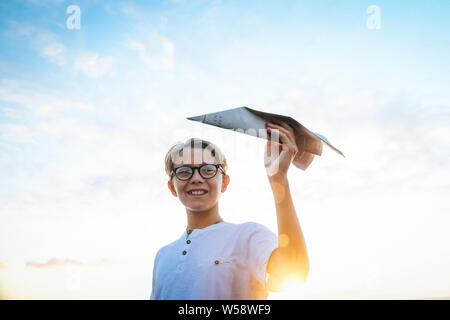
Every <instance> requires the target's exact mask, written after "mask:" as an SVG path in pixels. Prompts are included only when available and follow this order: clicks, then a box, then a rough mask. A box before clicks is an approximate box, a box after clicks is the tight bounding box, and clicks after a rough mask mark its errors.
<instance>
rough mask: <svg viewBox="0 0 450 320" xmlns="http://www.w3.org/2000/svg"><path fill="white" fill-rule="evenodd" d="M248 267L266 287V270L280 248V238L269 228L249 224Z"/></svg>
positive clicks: (253, 223)
mask: <svg viewBox="0 0 450 320" xmlns="http://www.w3.org/2000/svg"><path fill="white" fill-rule="evenodd" d="M247 228H248V229H247V233H248V243H247V266H248V267H249V269H250V272H251V274H252V275H253V276H254V277H255V278H256V279H257V280H258V281H259V282H260V283H261V284H262V285H263V287H265V278H266V269H267V263H268V262H269V258H270V255H271V254H272V252H273V251H274V250H275V249H276V248H278V237H277V236H276V235H275V234H274V233H273V232H272V231H271V230H269V229H268V228H267V227H265V226H263V225H262V224H259V223H255V222H248V223H247Z"/></svg>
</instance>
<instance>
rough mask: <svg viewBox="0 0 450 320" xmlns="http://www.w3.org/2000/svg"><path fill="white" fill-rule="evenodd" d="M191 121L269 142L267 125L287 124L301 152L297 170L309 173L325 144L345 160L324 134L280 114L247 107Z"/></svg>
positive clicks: (195, 118) (202, 116) (199, 117)
mask: <svg viewBox="0 0 450 320" xmlns="http://www.w3.org/2000/svg"><path fill="white" fill-rule="evenodd" d="M187 119H189V120H193V121H198V122H201V123H206V124H209V125H213V126H216V127H219V128H224V129H231V130H235V131H237V132H241V133H245V134H248V135H252V136H256V137H259V138H264V139H267V138H268V136H267V131H266V123H267V122H272V123H277V122H278V123H279V122H280V121H281V122H283V123H286V124H288V125H289V126H290V127H291V128H292V129H293V130H294V134H295V142H296V145H297V147H298V152H297V154H296V155H295V157H294V160H293V163H294V165H295V166H296V167H297V168H300V169H302V170H306V169H307V168H308V166H309V165H310V164H311V162H312V161H313V159H314V155H319V156H320V155H321V154H322V144H325V145H327V146H328V147H330V148H331V149H333V150H334V151H335V152H337V153H339V154H340V155H342V156H343V157H345V156H344V154H343V153H342V152H341V151H340V150H338V149H337V148H335V147H334V146H333V145H332V144H331V143H330V142H329V141H328V139H327V138H325V137H324V136H323V135H321V134H318V133H314V132H312V131H310V130H308V129H307V128H306V127H304V126H303V125H302V124H300V123H299V122H298V121H296V120H295V119H293V118H291V117H286V116H283V115H279V114H274V113H268V112H262V111H258V110H254V109H250V108H248V107H240V108H234V109H228V110H224V111H219V112H213V113H208V114H203V115H200V116H196V117H189V118H187Z"/></svg>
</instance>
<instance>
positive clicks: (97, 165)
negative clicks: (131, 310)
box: [0, 0, 450, 299]
mask: <svg viewBox="0 0 450 320" xmlns="http://www.w3.org/2000/svg"><path fill="white" fill-rule="evenodd" d="M72 4H76V5H78V6H79V7H80V9H81V28H80V29H79V30H69V29H67V27H66V20H67V18H68V17H69V14H67V13H66V8H67V7H68V6H69V5H72ZM370 5H377V6H378V7H379V8H380V9H381V28H380V29H377V30H371V29H369V28H368V27H367V25H366V21H367V19H368V18H369V14H368V13H367V12H366V9H367V8H368V7H369V6H370ZM448 12H450V3H448V2H447V1H395V2H393V1H377V0H374V1H320V2H318V1H245V2H243V1H206V0H205V1H183V0H177V1H175V0H174V1H128V2H126V1H123V2H120V1H118V2H110V1H78V2H76V1H75V2H71V1H62V0H48V1H34V0H23V1H7V2H2V3H1V4H0V167H1V173H0V175H1V176H0V177H1V179H0V295H3V296H4V297H13V298H14V297H18V298H51V297H67V298H80V297H89V298H98V297H100V298H101V297H105V298H117V297H124V298H137V299H145V298H147V296H148V294H149V290H150V287H151V268H152V263H153V258H154V255H155V253H156V250H157V249H158V248H159V247H161V246H162V245H164V244H167V243H169V242H171V241H173V240H174V239H176V237H178V236H179V233H180V232H179V231H180V230H183V228H184V227H185V221H186V220H185V218H186V217H185V213H184V208H183V207H182V206H181V204H180V203H179V202H178V200H177V199H176V198H173V197H172V196H171V194H170V192H169V190H168V189H167V187H166V177H165V175H164V166H163V165H164V164H163V159H164V155H165V152H166V151H167V150H168V148H169V147H170V146H171V145H172V144H173V143H175V142H176V141H179V140H182V141H185V140H187V139H188V138H189V137H192V136H200V137H203V138H205V139H207V140H210V141H214V142H215V143H217V144H218V145H219V146H221V147H222V149H223V150H224V152H225V154H226V155H227V158H229V163H230V174H231V178H232V183H231V184H230V188H229V190H227V194H225V195H224V197H223V200H222V202H221V205H222V207H221V214H222V216H223V217H224V219H225V220H226V221H230V222H236V223H238V222H245V221H256V222H260V223H263V224H265V225H267V226H268V227H269V228H271V229H272V230H273V231H274V232H276V230H277V229H276V219H275V218H276V217H275V211H274V209H273V204H272V202H271V201H270V200H267V201H261V202H258V203H255V201H252V195H261V198H259V197H258V199H271V195H270V188H269V185H268V183H267V181H266V180H267V179H266V177H265V176H264V167H263V161H262V160H263V154H262V152H263V147H264V144H263V142H262V141H255V139H254V138H251V137H247V136H244V135H237V134H235V133H232V132H227V131H224V130H220V129H217V128H214V127H209V126H202V125H200V124H198V123H193V122H190V121H187V120H186V119H185V118H186V117H188V116H193V115H199V114H202V113H208V112H213V111H219V110H223V109H228V108H232V107H238V106H243V105H246V106H249V107H251V108H255V109H259V110H263V111H268V112H275V113H280V114H284V115H290V116H292V117H294V118H296V119H297V120H298V121H300V122H301V123H302V124H304V125H305V126H307V127H308V128H310V129H312V130H313V131H315V132H319V133H321V134H323V135H325V136H326V137H327V138H328V139H329V140H330V141H331V142H332V143H333V144H334V145H336V147H338V148H339V149H340V150H342V151H343V152H344V154H345V155H346V157H347V158H345V159H343V158H341V157H338V156H336V155H335V154H334V153H333V152H330V151H329V150H326V149H325V150H324V154H323V155H322V157H317V158H316V159H315V160H314V162H313V164H312V165H311V167H310V168H308V170H307V171H304V172H303V171H300V170H297V169H291V170H290V171H289V175H290V176H289V178H290V183H291V185H292V193H293V196H294V199H295V205H296V208H297V212H298V213H299V220H300V223H301V224H302V228H303V229H304V232H305V235H306V241H307V244H308V248H309V253H310V255H311V261H312V271H311V275H310V279H309V280H308V283H307V284H306V285H305V286H303V287H295V288H293V289H291V290H290V291H289V292H287V293H285V294H284V295H283V294H279V295H276V294H273V295H272V296H271V297H272V298H277V297H288V298H294V299H295V298H302V297H306V298H314V297H319V296H323V295H325V296H330V297H351V296H352V295H357V296H360V297H387V298H391V297H394V298H395V297H397V298H398V297H435V296H449V295H450V293H449V292H448V290H447V289H446V288H448V285H449V284H450V273H449V272H448V270H450V260H449V259H448V258H446V257H448V256H450V255H449V253H450V252H449V251H448V250H449V249H448V248H446V246H444V245H443V244H445V243H448V242H449V240H450V238H449V236H448V235H447V234H446V230H448V227H449V226H450V219H449V218H448V212H449V209H450V203H449V201H448V199H449V197H448V195H449V192H450V189H449V185H448V181H449V180H450V179H449V178H450V170H449V169H450V167H449V165H448V158H449V151H448V143H449V138H448V137H449V129H448V128H449V124H450V123H449V122H450V114H449V103H450V96H449V92H448V87H449V84H450V83H449V80H450V74H449V73H450V61H449V60H450V57H449V56H448V54H447V52H449V51H450V50H449V49H450V48H449V46H450V39H449V34H450V32H449V31H450V22H449V19H448ZM249 163H256V166H252V168H254V169H253V170H252V171H251V172H249V171H248V167H249ZM249 181H253V183H249ZM239 204H241V206H240V205H239ZM242 204H243V205H242ZM267 208H272V209H267ZM419 249H420V250H419ZM418 250H419V251H420V253H421V258H422V259H421V261H422V262H421V263H418V262H417V252H418ZM330 265H333V266H334V267H333V268H330ZM36 266H41V267H36ZM46 266H48V267H46ZM70 268H78V269H76V270H78V271H76V272H78V273H77V274H80V273H81V275H80V276H79V277H81V280H80V281H81V286H80V287H79V288H76V289H74V288H71V289H70V290H69V289H68V287H67V285H66V284H67V279H68V275H67V272H72V271H73V270H72V271H70V270H71V269H70ZM68 270H69V271H68ZM80 270H81V271H80ZM130 274H133V276H132V277H130ZM99 275H102V276H99ZM111 277H117V279H118V280H117V283H115V284H114V285H112V284H111V283H110V281H109V280H110V278H111ZM69 278H70V277H69ZM411 278H414V279H416V278H417V279H419V278H420V279H424V280H423V281H422V282H419V280H414V281H410V279H411ZM93 279H94V280H95V279H97V280H95V281H94V280H93ZM48 281H51V282H52V283H53V284H54V286H53V287H52V288H46V286H44V285H41V282H42V283H47V282H48ZM111 286H112V287H113V288H114V289H117V290H110V289H111ZM124 289H126V290H125V291H124ZM123 292H127V294H126V295H124V293H123Z"/></svg>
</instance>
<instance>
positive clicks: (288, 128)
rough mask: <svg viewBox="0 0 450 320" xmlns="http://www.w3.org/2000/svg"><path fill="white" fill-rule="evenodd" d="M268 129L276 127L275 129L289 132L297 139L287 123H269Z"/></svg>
mask: <svg viewBox="0 0 450 320" xmlns="http://www.w3.org/2000/svg"><path fill="white" fill-rule="evenodd" d="M268 127H269V128H271V127H275V128H279V129H284V130H286V131H287V132H289V133H290V134H291V135H292V137H295V133H294V129H293V128H292V127H291V126H290V125H288V124H287V123H284V122H282V123H280V124H276V123H270V122H269V123H268Z"/></svg>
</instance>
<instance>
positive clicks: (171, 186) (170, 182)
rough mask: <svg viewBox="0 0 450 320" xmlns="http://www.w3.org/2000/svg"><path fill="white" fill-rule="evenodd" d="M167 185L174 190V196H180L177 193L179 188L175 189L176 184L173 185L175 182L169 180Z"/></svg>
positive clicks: (171, 190)
mask: <svg viewBox="0 0 450 320" xmlns="http://www.w3.org/2000/svg"><path fill="white" fill-rule="evenodd" d="M167 186H168V187H169V189H170V192H172V194H173V195H174V197H178V195H177V190H175V187H174V185H173V183H172V180H169V181H167Z"/></svg>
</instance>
